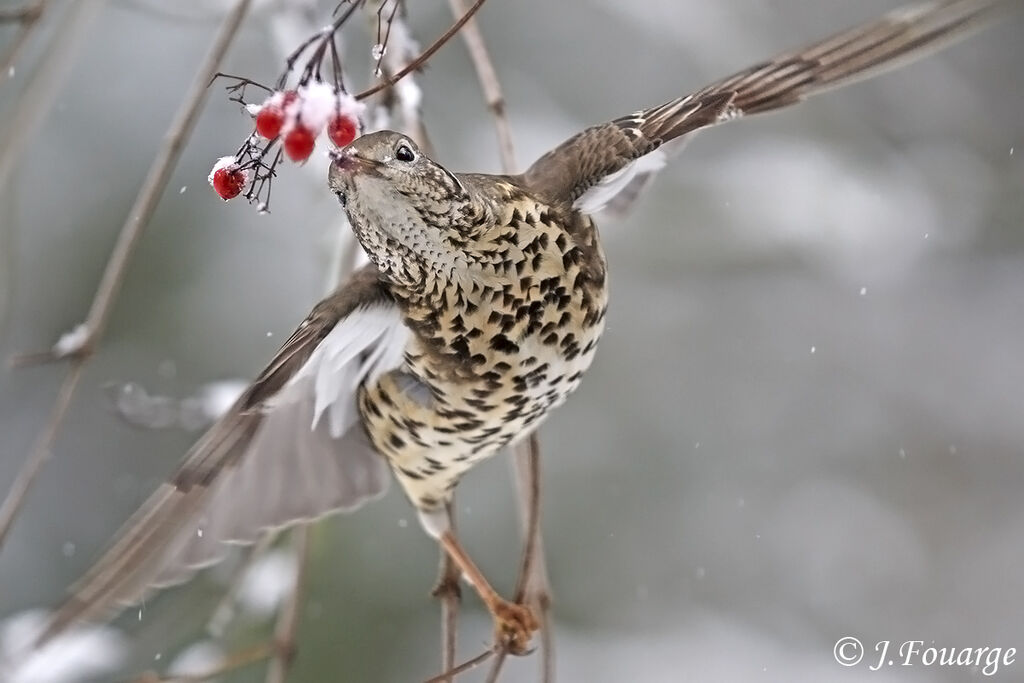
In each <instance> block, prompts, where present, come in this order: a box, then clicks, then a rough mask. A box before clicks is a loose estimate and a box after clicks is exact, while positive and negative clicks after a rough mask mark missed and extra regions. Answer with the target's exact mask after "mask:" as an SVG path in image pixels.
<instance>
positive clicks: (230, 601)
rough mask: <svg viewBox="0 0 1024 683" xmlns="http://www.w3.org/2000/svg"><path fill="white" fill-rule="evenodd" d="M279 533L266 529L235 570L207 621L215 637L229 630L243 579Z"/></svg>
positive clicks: (208, 627) (208, 631)
mask: <svg viewBox="0 0 1024 683" xmlns="http://www.w3.org/2000/svg"><path fill="white" fill-rule="evenodd" d="M278 535H279V531H278V530H273V529H272V530H270V531H265V532H264V533H263V535H262V536H260V540H259V541H257V542H256V544H255V545H253V546H252V547H251V548H249V553H248V554H247V555H246V557H245V560H244V561H243V562H242V563H241V564H240V565H239V566H238V567H237V568H236V569H235V570H234V574H233V575H232V576H231V580H230V581H229V582H228V589H227V591H225V593H224V595H223V596H221V599H220V602H219V603H217V606H216V607H215V608H214V609H213V612H212V613H211V614H210V619H209V620H208V621H207V622H206V631H207V633H209V634H210V635H211V636H213V637H214V638H221V637H222V636H223V635H224V633H225V632H226V631H227V628H228V625H229V624H230V623H231V621H232V620H233V619H234V618H235V599H236V598H237V597H238V591H239V590H240V589H241V587H242V580H243V579H244V578H245V575H246V574H247V573H248V572H249V570H250V569H252V567H253V565H254V564H256V561H257V560H258V559H260V558H261V557H262V556H263V555H264V553H266V552H267V550H269V549H270V546H271V545H273V543H274V541H276V540H277V537H278Z"/></svg>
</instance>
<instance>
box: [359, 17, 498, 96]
mask: <svg viewBox="0 0 1024 683" xmlns="http://www.w3.org/2000/svg"><path fill="white" fill-rule="evenodd" d="M483 4H484V0H476V2H475V3H473V6H472V7H470V8H469V10H467V11H466V13H465V14H463V15H462V16H461V17H460V18H459V20H458V21H456V22H455V23H454V24H452V25H451V26H450V27H449V28H448V30H447V31H445V32H444V33H442V34H441V37H440V38H438V39H437V40H435V41H434V42H433V44H432V45H431V46H430V47H428V48H427V49H426V50H424V51H423V52H422V53H420V56H419V57H417V58H416V59H414V60H412V61H411V62H409V64H408V65H407V66H406V67H405V68H404V69H402V70H401V71H399V72H398V73H396V74H395V75H393V76H391V77H389V78H385V79H384V80H383V81H381V82H380V83H378V84H377V85H375V86H373V87H371V88H367V89H366V90H364V91H362V92H361V93H359V94H358V95H356V96H355V97H356V99H357V100H364V99H366V98H367V97H369V96H370V95H373V94H375V93H378V92H380V91H381V90H383V89H384V88H390V87H391V86H393V85H394V84H395V83H397V82H398V81H400V80H402V79H403V78H404V77H405V75H406V74H408V73H411V72H413V71H415V70H416V69H418V68H420V67H421V66H423V63H424V62H426V61H427V60H428V59H430V58H431V57H433V56H434V53H435V52H437V51H438V50H440V49H441V47H443V46H444V44H445V43H447V42H448V41H449V40H451V38H452V36H454V35H455V34H456V33H458V32H459V29H461V28H462V27H463V26H464V25H465V24H466V22H467V21H469V20H470V19H472V18H473V15H474V14H476V12H477V10H479V9H480V6H481V5H483Z"/></svg>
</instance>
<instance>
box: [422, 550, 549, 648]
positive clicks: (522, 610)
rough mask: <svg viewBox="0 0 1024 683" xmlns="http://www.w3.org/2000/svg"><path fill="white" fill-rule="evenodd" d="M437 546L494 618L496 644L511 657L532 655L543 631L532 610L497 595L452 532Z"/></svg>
mask: <svg viewBox="0 0 1024 683" xmlns="http://www.w3.org/2000/svg"><path fill="white" fill-rule="evenodd" d="M438 542H439V543H440V544H441V546H442V547H443V548H444V549H445V551H446V552H447V553H448V556H449V557H451V558H452V562H454V563H455V565H456V566H457V567H458V568H459V569H460V570H461V571H462V574H463V576H465V577H466V580H467V581H469V583H470V584H471V585H472V586H473V588H474V589H475V590H476V592H477V594H478V595H479V596H480V599H481V600H483V602H484V605H485V606H486V607H487V611H488V612H490V613H491V616H492V617H493V618H494V638H495V641H496V642H497V643H498V644H499V645H501V646H502V647H504V648H506V649H507V650H508V651H509V652H510V653H511V654H514V655H524V654H526V653H527V652H528V651H529V648H528V645H529V644H530V638H531V637H532V636H533V633H534V631H536V630H537V629H538V628H540V623H539V622H538V621H537V618H536V617H535V616H534V615H533V612H532V611H531V610H530V608H529V607H527V606H526V605H519V604H516V603H514V602H509V601H508V600H505V599H504V598H502V597H501V596H500V595H498V592H497V591H496V590H494V588H492V587H491V584H489V583H488V582H487V579H486V578H484V575H483V573H482V572H481V571H480V569H479V568H478V567H477V566H476V564H474V562H473V560H471V559H470V557H469V555H468V554H467V553H466V551H465V550H464V549H463V547H462V544H461V543H459V540H458V539H457V538H455V534H454V533H453V532H452V531H451V530H445V531H444V532H442V533H441V534H440V536H439V537H438Z"/></svg>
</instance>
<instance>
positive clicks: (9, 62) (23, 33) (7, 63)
mask: <svg viewBox="0 0 1024 683" xmlns="http://www.w3.org/2000/svg"><path fill="white" fill-rule="evenodd" d="M45 7H46V0H31V1H30V2H27V3H26V4H24V5H22V6H21V7H12V8H5V9H3V10H0V23H13V22H18V23H19V24H21V26H20V27H19V28H18V35H16V36H15V37H14V41H13V42H12V43H11V46H10V47H8V48H7V52H5V53H4V56H3V58H2V59H0V78H5V77H6V76H5V74H9V73H11V69H12V68H13V67H14V62H16V61H17V60H18V54H19V53H20V52H21V49H22V48H23V47H25V44H26V43H28V38H29V36H30V35H31V34H32V30H33V29H34V28H35V27H36V26H37V25H38V24H39V20H40V19H41V18H42V16H43V10H44V9H45Z"/></svg>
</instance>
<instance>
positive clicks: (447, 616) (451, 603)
mask: <svg viewBox="0 0 1024 683" xmlns="http://www.w3.org/2000/svg"><path fill="white" fill-rule="evenodd" d="M453 508H454V498H453V499H452V502H451V503H449V504H448V506H447V509H446V510H445V512H446V514H447V515H448V524H449V526H450V528H451V529H452V531H455V515H453V514H452V510H453ZM461 578H462V575H461V572H460V571H459V570H458V568H457V567H456V566H455V563H454V562H453V561H452V558H451V557H450V556H449V555H448V553H447V552H445V549H444V548H441V561H440V566H439V569H438V576H437V585H436V586H435V587H434V591H433V594H434V597H436V598H438V599H440V600H441V671H444V672H446V674H447V673H449V672H451V671H452V670H453V669H454V668H455V651H456V635H457V632H458V625H459V624H458V621H459V603H460V602H461V600H462V589H461V588H460V587H459V580H460V579H461ZM446 674H441V678H439V679H438V680H441V681H444V683H451V681H452V680H453V678H452V676H446Z"/></svg>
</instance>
